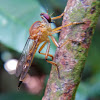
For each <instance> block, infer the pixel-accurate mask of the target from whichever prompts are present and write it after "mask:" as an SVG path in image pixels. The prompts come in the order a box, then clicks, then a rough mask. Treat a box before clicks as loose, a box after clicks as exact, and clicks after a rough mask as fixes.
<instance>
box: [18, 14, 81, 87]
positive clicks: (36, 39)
mask: <svg viewBox="0 0 100 100" xmlns="http://www.w3.org/2000/svg"><path fill="white" fill-rule="evenodd" d="M63 15H64V13H62V14H61V15H60V16H57V17H53V18H51V17H50V16H49V15H48V13H41V14H40V16H41V18H42V21H36V22H35V23H33V24H32V26H31V27H30V29H29V38H28V39H27V42H26V44H25V47H24V49H23V51H22V54H21V57H20V59H19V61H18V64H17V68H16V76H17V77H20V79H19V85H18V88H19V87H20V85H21V83H22V81H23V80H24V78H25V77H26V75H27V72H28V70H29V68H30V66H31V63H32V60H33V58H34V55H35V53H36V51H37V48H38V46H39V45H40V44H41V43H42V42H44V43H43V45H42V46H41V47H40V49H39V51H38V52H39V53H40V54H42V55H45V59H46V61H47V62H48V63H51V64H53V65H55V66H56V67H57V71H58V77H59V78H60V74H59V69H58V66H57V64H56V63H55V62H53V61H49V60H47V58H48V56H49V57H51V58H52V60H53V55H51V54H49V49H50V40H49V37H51V40H52V41H53V43H54V44H55V45H56V46H57V47H62V46H63V45H65V44H66V43H67V42H68V41H69V40H67V41H65V42H64V43H62V44H61V45H59V44H58V43H57V41H56V40H55V38H54V37H53V36H52V35H53V34H55V33H58V32H60V30H61V29H62V27H67V26H70V25H73V24H80V23H77V22H73V23H70V24H67V25H65V26H60V27H57V28H54V29H52V28H51V23H52V20H55V19H59V18H61V17H62V16H63ZM48 36H49V37H48ZM47 43H48V46H47V50H46V53H41V51H42V49H43V48H44V46H45V45H46V44H47Z"/></svg>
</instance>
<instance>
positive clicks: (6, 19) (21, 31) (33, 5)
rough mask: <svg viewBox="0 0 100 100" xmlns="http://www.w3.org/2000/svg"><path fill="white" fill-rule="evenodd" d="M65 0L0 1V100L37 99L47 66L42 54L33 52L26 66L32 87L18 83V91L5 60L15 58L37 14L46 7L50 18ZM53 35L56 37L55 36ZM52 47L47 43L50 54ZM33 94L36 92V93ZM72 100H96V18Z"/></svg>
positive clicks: (99, 72)
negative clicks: (19, 85)
mask: <svg viewBox="0 0 100 100" xmlns="http://www.w3.org/2000/svg"><path fill="white" fill-rule="evenodd" d="M66 2H67V0H0V100H41V98H42V96H43V93H44V90H45V86H46V82H47V79H48V77H49V72H50V69H51V65H50V64H48V63H47V62H46V61H45V59H44V56H42V55H40V54H38V52H37V53H36V55H35V58H34V61H33V63H32V67H31V69H30V75H31V76H30V77H31V78H32V80H31V82H30V83H31V85H32V88H28V87H27V84H29V83H27V84H26V85H24V84H22V86H21V89H20V90H19V91H18V90H17V85H18V78H16V76H15V75H14V71H13V72H9V71H8V70H7V69H5V66H6V65H7V61H11V60H12V59H16V60H18V59H19V57H20V54H21V51H22V49H23V47H24V45H25V42H26V40H27V37H28V36H29V32H28V31H29V28H30V26H31V25H32V24H33V23H34V22H35V21H38V20H41V18H40V13H41V12H46V11H47V10H48V13H49V15H51V14H52V17H53V16H57V15H60V14H61V13H62V12H63V10H64V8H65V6H66ZM99 19H100V18H99ZM61 22H62V19H60V20H57V21H56V22H55V25H54V24H52V27H55V26H60V25H61ZM54 36H55V38H56V39H57V40H58V38H59V35H58V34H56V35H54ZM45 49H46V47H45ZM45 49H44V50H43V52H45ZM55 50H56V47H55V45H53V43H51V49H50V53H51V54H53V55H54V53H55ZM28 82H29V80H28ZM31 85H30V86H31ZM37 93H39V94H38V95H36V94H37ZM34 94H35V95H34ZM76 100H100V20H98V23H97V26H96V29H95V34H94V37H93V39H92V44H91V46H90V49H89V54H88V58H87V61H86V65H85V69H84V72H83V75H82V79H81V83H80V85H79V87H78V91H77V93H76Z"/></svg>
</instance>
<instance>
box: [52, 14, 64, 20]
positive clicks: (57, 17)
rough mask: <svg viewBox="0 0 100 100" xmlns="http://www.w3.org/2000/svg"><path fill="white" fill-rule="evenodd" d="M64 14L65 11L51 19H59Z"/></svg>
mask: <svg viewBox="0 0 100 100" xmlns="http://www.w3.org/2000/svg"><path fill="white" fill-rule="evenodd" d="M62 16H64V13H62V14H61V15H59V16H56V17H53V18H51V20H55V19H59V18H61V17H62Z"/></svg>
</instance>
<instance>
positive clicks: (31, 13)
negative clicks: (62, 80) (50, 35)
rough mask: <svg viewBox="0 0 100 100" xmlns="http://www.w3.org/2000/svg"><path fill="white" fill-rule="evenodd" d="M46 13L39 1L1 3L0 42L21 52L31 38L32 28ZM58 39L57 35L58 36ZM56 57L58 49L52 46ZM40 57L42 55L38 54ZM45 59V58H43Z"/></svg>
mask: <svg viewBox="0 0 100 100" xmlns="http://www.w3.org/2000/svg"><path fill="white" fill-rule="evenodd" d="M41 12H45V11H44V9H43V7H42V6H41V5H40V3H39V2H38V0H24V1H23V0H22V1H20V0H9V1H8V0H2V1H0V40H1V42H2V43H3V44H4V45H6V46H8V47H10V48H12V49H14V50H16V51H18V52H21V51H22V49H23V47H24V45H25V42H26V40H27V38H28V36H29V32H28V31H29V28H30V26H31V25H32V24H33V23H34V22H35V21H38V20H41V18H40V13H41ZM56 37H57V35H56ZM51 48H52V49H51V50H50V51H51V54H53V55H54V53H55V49H56V47H55V46H54V45H52V46H51ZM36 56H38V57H40V54H36ZM41 57H44V56H41Z"/></svg>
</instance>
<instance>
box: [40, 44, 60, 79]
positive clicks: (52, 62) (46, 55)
mask: <svg viewBox="0 0 100 100" xmlns="http://www.w3.org/2000/svg"><path fill="white" fill-rule="evenodd" d="M46 43H47V42H44V44H43V45H42V46H41V47H40V49H39V53H40V54H42V55H45V59H46V61H47V62H48V63H51V64H52V65H54V66H56V68H57V72H58V78H59V79H60V72H59V68H58V66H57V64H56V63H55V62H54V61H49V60H47V58H48V56H50V57H51V58H52V60H53V55H51V54H49V50H50V42H48V46H47V50H46V53H41V51H42V49H43V48H44V46H45V45H46Z"/></svg>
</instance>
